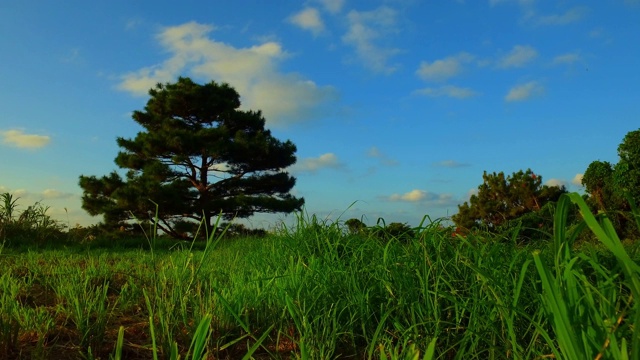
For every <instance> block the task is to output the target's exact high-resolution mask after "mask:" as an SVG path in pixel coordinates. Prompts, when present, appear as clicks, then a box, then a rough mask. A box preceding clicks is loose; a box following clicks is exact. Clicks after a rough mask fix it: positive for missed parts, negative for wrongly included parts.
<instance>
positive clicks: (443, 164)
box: [433, 160, 471, 168]
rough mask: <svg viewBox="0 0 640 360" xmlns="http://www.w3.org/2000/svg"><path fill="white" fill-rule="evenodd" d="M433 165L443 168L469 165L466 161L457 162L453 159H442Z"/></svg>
mask: <svg viewBox="0 0 640 360" xmlns="http://www.w3.org/2000/svg"><path fill="white" fill-rule="evenodd" d="M433 166H436V167H445V168H461V167H467V166H471V165H470V164H467V163H461V162H457V161H455V160H443V161H440V162H437V163H434V164H433Z"/></svg>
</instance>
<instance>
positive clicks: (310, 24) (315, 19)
mask: <svg viewBox="0 0 640 360" xmlns="http://www.w3.org/2000/svg"><path fill="white" fill-rule="evenodd" d="M288 20H289V22H290V23H292V24H294V25H296V26H298V27H299V28H301V29H303V30H307V31H311V32H312V33H313V34H314V35H319V34H320V33H322V32H323V31H324V23H323V21H322V18H321V17H320V12H319V11H318V9H316V8H306V9H304V10H302V11H300V12H298V13H296V14H294V15H292V16H291V17H290V18H289V19H288Z"/></svg>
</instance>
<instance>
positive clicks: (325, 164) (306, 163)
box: [290, 153, 343, 173]
mask: <svg viewBox="0 0 640 360" xmlns="http://www.w3.org/2000/svg"><path fill="white" fill-rule="evenodd" d="M341 167H343V165H342V164H341V163H340V161H339V160H338V157H337V156H336V154H334V153H326V154H322V155H320V156H318V157H316V158H305V159H302V160H301V161H299V162H297V163H296V164H294V165H293V166H292V167H291V169H290V170H291V172H292V173H301V172H310V173H315V172H316V171H318V170H320V169H325V168H333V169H337V168H341Z"/></svg>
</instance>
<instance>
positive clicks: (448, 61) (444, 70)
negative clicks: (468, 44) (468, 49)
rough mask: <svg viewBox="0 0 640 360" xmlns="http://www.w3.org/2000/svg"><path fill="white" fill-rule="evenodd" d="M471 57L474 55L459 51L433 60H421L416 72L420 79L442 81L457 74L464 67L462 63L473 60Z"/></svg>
mask: <svg viewBox="0 0 640 360" xmlns="http://www.w3.org/2000/svg"><path fill="white" fill-rule="evenodd" d="M473 59H474V56H473V55H471V54H468V53H460V54H458V55H455V56H449V57H446V58H444V59H439V60H435V61H433V62H427V61H423V62H421V63H420V67H419V68H418V70H417V71H416V74H417V75H418V76H419V77H420V78H421V79H422V80H427V81H444V80H447V79H449V78H452V77H454V76H457V75H459V74H460V73H461V72H462V71H463V69H464V67H463V65H464V64H466V63H469V62H471V61H473Z"/></svg>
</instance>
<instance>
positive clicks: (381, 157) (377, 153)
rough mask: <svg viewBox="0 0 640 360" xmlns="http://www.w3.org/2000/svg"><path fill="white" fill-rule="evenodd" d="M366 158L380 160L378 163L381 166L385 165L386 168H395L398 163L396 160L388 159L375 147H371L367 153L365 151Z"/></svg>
mask: <svg viewBox="0 0 640 360" xmlns="http://www.w3.org/2000/svg"><path fill="white" fill-rule="evenodd" d="M367 156H368V157H370V158H374V159H378V160H380V162H381V163H382V164H383V165H386V166H396V165H398V161H397V160H395V159H392V158H390V157H389V156H387V155H386V154H383V153H382V152H380V150H379V149H378V147H376V146H372V147H371V148H370V149H369V151H367Z"/></svg>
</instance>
